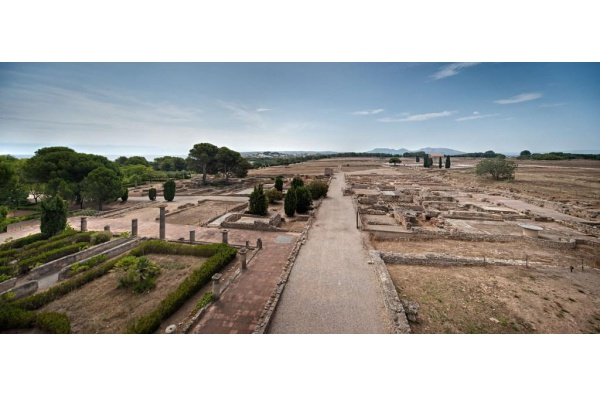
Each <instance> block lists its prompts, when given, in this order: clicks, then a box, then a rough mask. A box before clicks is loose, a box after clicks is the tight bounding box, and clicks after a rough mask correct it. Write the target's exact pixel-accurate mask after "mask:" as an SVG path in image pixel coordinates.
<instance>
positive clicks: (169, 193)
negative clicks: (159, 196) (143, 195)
mask: <svg viewBox="0 0 600 395" xmlns="http://www.w3.org/2000/svg"><path fill="white" fill-rule="evenodd" d="M163 196H164V198H165V200H166V201H167V202H172V201H173V199H175V181H173V180H169V181H167V182H165V183H164V184H163Z"/></svg>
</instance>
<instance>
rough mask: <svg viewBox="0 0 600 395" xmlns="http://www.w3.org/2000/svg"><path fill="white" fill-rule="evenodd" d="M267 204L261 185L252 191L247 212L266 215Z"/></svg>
mask: <svg viewBox="0 0 600 395" xmlns="http://www.w3.org/2000/svg"><path fill="white" fill-rule="evenodd" d="M268 206H269V202H268V200H267V197H266V196H265V192H264V191H263V186H262V184H260V185H258V186H255V187H254V191H252V193H251V194H250V204H249V211H250V214H255V215H267V207H268Z"/></svg>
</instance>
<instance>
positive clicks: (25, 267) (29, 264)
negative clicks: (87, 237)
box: [18, 242, 88, 274]
mask: <svg viewBox="0 0 600 395" xmlns="http://www.w3.org/2000/svg"><path fill="white" fill-rule="evenodd" d="M87 245H88V243H86V242H82V243H76V244H72V245H68V246H66V247H61V248H57V249H55V250H50V251H47V252H44V253H41V254H39V255H36V256H33V257H31V258H28V259H23V260H20V261H19V263H18V265H19V274H25V273H28V272H29V271H30V270H31V269H33V268H34V267H36V266H39V265H43V264H44V263H48V262H50V261H53V260H55V259H59V258H62V257H65V256H67V255H71V254H74V253H76V252H79V251H81V250H82V249H83V248H85V247H87Z"/></svg>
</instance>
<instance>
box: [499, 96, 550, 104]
mask: <svg viewBox="0 0 600 395" xmlns="http://www.w3.org/2000/svg"><path fill="white" fill-rule="evenodd" d="M540 97H542V94H541V93H521V94H520V95H516V96H513V97H510V98H508V99H499V100H494V103H496V104H516V103H523V102H526V101H530V100H535V99H539V98H540Z"/></svg>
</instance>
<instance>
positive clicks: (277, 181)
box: [275, 176, 283, 192]
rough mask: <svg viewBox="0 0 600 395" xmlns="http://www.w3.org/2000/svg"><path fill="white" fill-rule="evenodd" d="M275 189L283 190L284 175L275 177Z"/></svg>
mask: <svg viewBox="0 0 600 395" xmlns="http://www.w3.org/2000/svg"><path fill="white" fill-rule="evenodd" d="M275 189H277V190H278V191H279V192H283V177H281V176H277V177H275Z"/></svg>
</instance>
